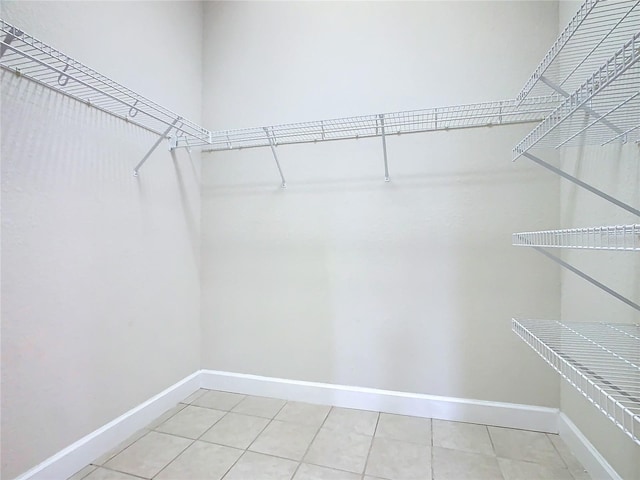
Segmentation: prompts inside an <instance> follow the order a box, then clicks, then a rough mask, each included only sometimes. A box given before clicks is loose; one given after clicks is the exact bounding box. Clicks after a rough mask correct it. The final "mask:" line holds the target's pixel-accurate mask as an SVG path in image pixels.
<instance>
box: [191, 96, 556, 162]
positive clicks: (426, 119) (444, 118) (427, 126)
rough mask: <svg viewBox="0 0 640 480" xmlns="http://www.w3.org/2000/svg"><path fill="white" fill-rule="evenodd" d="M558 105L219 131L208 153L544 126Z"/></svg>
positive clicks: (473, 107)
mask: <svg viewBox="0 0 640 480" xmlns="http://www.w3.org/2000/svg"><path fill="white" fill-rule="evenodd" d="M558 104H559V98H558V97H557V96H553V95H549V96H546V97H537V98H530V99H526V100H525V101H524V102H522V103H520V104H518V102H516V101H515V100H503V101H497V102H484V103H472V104H467V105H455V106H448V107H437V108H429V109H423V110H411V111H403V112H393V113H380V114H374V115H363V116H357V117H345V118H335V119H329V120H318V121H311V122H302V123H290V124H282V125H273V126H264V127H254V128H243V129H234V130H220V131H214V132H212V133H211V140H210V141H209V142H208V143H209V146H206V147H205V149H204V151H220V150H231V149H244V148H254V147H268V146H271V145H272V144H273V145H276V146H277V145H287V144H296V143H317V142H324V141H331V140H347V139H358V138H368V137H381V136H384V135H402V134H409V133H422V132H434V131H441V130H454V129H461V128H473V127H490V126H494V125H512V124H518V123H530V122H539V121H540V120H542V119H543V118H545V117H546V116H547V115H548V114H549V112H551V111H552V110H553V109H554V108H556V107H557V105H558Z"/></svg>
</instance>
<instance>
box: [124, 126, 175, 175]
mask: <svg viewBox="0 0 640 480" xmlns="http://www.w3.org/2000/svg"><path fill="white" fill-rule="evenodd" d="M178 120H180V117H178V118H176V119H175V120H174V121H173V122H172V123H171V125H169V126H168V127H167V129H166V130H165V131H164V133H163V134H162V135H160V136H159V137H158V140H156V143H154V144H153V146H152V147H151V149H150V150H149V151H148V152H147V153H146V155H145V156H144V157H142V160H140V162H138V165H136V166H135V168H134V169H133V176H134V177H137V176H138V170H140V167H142V165H143V164H144V162H146V161H147V159H148V158H149V157H150V156H151V154H152V153H153V152H154V150H155V149H156V148H158V145H160V142H162V140H164V139H165V138H167V135H169V132H170V131H171V129H172V128H173V127H174V126H175V125H176V123H178Z"/></svg>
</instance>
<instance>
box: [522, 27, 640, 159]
mask: <svg viewBox="0 0 640 480" xmlns="http://www.w3.org/2000/svg"><path fill="white" fill-rule="evenodd" d="M639 60H640V31H639V32H637V33H636V34H634V35H633V36H632V37H631V38H630V39H629V40H628V41H627V42H626V43H625V44H624V45H623V46H622V48H620V49H619V50H618V51H617V52H616V53H615V54H614V55H613V56H612V57H611V58H609V59H608V60H607V61H606V62H605V63H604V64H603V65H602V66H601V67H600V68H599V69H598V70H597V71H596V72H595V73H594V74H592V75H591V77H589V78H588V79H587V81H586V82H584V83H583V84H582V85H581V86H580V88H578V89H577V90H576V91H575V92H574V93H572V94H571V95H570V96H569V97H568V98H567V99H565V101H564V102H562V104H561V105H560V106H559V107H558V108H556V109H555V110H554V111H553V112H552V113H551V114H550V115H549V116H548V117H547V118H545V119H544V121H542V122H541V123H540V124H539V125H538V126H537V127H536V128H535V129H534V130H533V131H532V132H531V133H529V135H527V136H526V137H525V138H524V139H523V140H522V141H521V142H520V143H519V144H518V145H517V146H516V147H515V148H514V150H513V153H514V159H516V158H518V157H519V156H520V155H522V154H523V153H525V152H527V151H528V150H530V149H531V148H533V147H534V146H538V147H554V148H558V147H563V146H575V145H581V144H593V143H597V144H600V145H606V144H608V143H611V142H614V141H618V142H633V141H636V142H637V141H639V140H640V63H639V62H638V61H639Z"/></svg>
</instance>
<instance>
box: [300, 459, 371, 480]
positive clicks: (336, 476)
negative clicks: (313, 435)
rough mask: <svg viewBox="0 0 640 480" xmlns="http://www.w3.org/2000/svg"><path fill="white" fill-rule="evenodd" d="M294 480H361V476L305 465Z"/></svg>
mask: <svg viewBox="0 0 640 480" xmlns="http://www.w3.org/2000/svg"><path fill="white" fill-rule="evenodd" d="M293 480H360V475H358V474H356V473H349V472H344V471H341V470H334V469H333V468H327V467H319V466H318V465H308V464H306V463H303V464H302V465H300V468H299V469H298V471H297V472H296V474H295V475H294V477H293Z"/></svg>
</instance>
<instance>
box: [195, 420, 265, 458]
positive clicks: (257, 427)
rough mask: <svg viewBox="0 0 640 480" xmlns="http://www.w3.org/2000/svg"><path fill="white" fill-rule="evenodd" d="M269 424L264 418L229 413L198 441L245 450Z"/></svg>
mask: <svg viewBox="0 0 640 480" xmlns="http://www.w3.org/2000/svg"><path fill="white" fill-rule="evenodd" d="M268 423H269V420H268V419H266V418H260V417H254V416H251V415H241V414H239V413H233V412H229V413H227V414H226V415H225V416H224V417H222V419H221V420H220V421H219V422H218V423H216V424H215V425H214V426H213V427H211V428H210V429H209V430H208V431H207V432H205V434H204V435H202V436H201V437H200V440H205V441H207V442H212V443H218V444H220V445H227V446H229V447H235V448H242V449H243V450H244V449H246V448H247V447H248V446H249V445H251V442H253V441H254V440H255V439H256V438H257V437H258V435H260V432H262V430H264V428H265V427H266V426H267V424H268Z"/></svg>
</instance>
